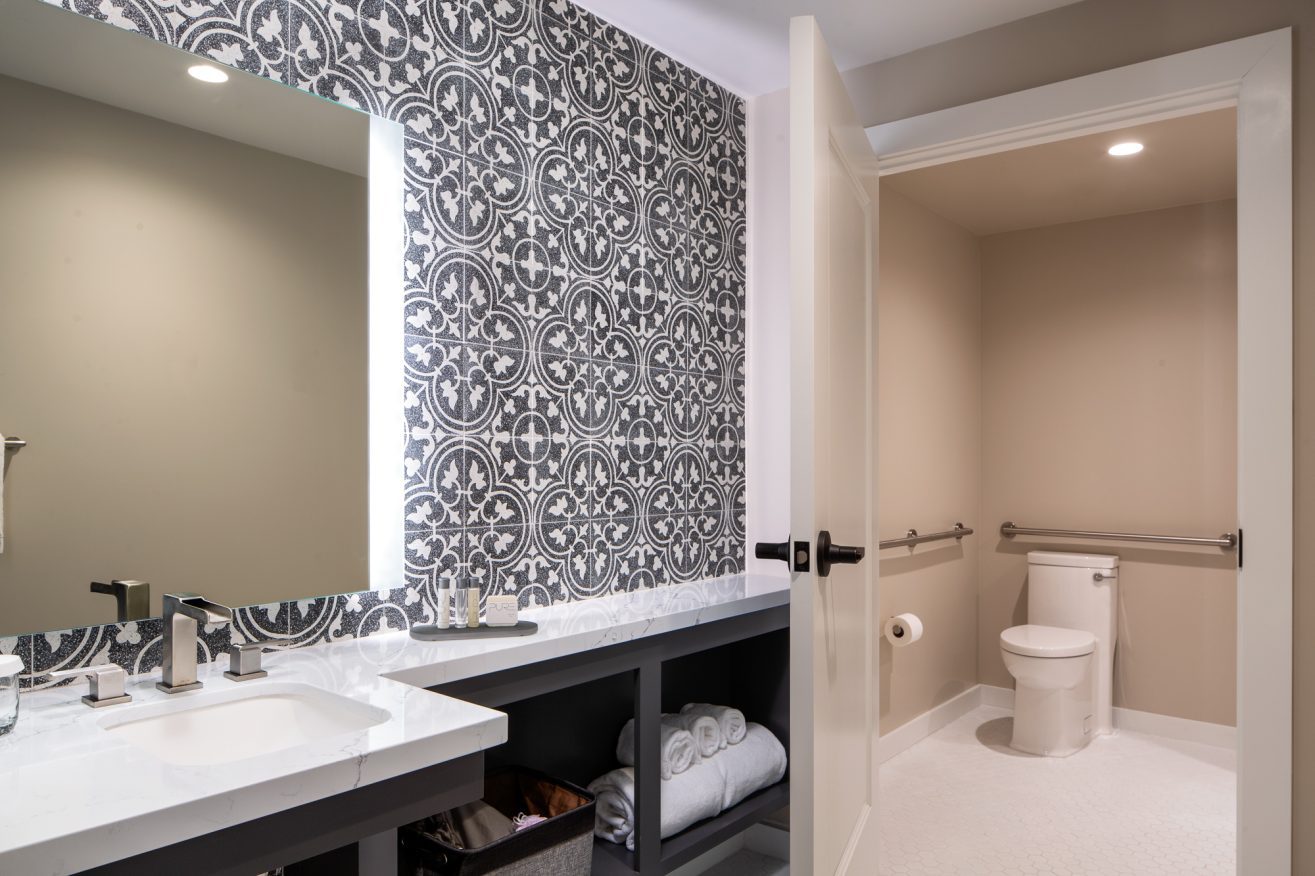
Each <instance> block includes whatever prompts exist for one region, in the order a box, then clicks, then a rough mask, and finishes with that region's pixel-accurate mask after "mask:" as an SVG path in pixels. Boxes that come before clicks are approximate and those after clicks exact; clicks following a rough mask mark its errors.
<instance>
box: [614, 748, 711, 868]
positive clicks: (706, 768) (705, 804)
mask: <svg viewBox="0 0 1315 876" xmlns="http://www.w3.org/2000/svg"><path fill="white" fill-rule="evenodd" d="M589 790H590V791H591V792H592V793H593V794H594V795H595V796H596V797H597V800H596V802H595V803H594V835H595V836H598V837H601V838H602V839H605V840H607V841H609V842H614V843H617V844H620V843H625V845H626V847H627V848H629V849H632V850H633V849H634V847H635V770H634V768H633V767H621V768H620V769H615V770H612V771H611V772H610V773H607V774H605V775H602V776H599V777H598V778H597V779H594V780H593V781H592V782H590V783H589ZM724 796H725V787H724V786H723V784H722V778H721V773H720V772H719V771H718V770H717V769H716V768H714V767H713V766H712V765H711V764H710V763H708V762H704V763H696V764H694V765H693V766H691V767H690V768H689V769H687V770H686V771H685V772H683V773H680V774H679V775H675V776H672V777H671V779H670V780H669V781H665V782H663V783H662V803H661V806H662V830H661V833H662V838H663V839H665V838H667V837H669V836H674V835H676V834H678V833H680V832H681V831H682V830H684V829H685V828H687V827H689V826H690V825H691V824H694V823H696V822H699V821H703V820H704V819H705V818H712V817H713V816H715V815H716V814H717V813H719V812H721V801H722V799H723V797H724Z"/></svg>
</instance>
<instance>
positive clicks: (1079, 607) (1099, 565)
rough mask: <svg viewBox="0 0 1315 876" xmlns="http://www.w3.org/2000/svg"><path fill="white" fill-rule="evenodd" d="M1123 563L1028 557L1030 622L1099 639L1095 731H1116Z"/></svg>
mask: <svg viewBox="0 0 1315 876" xmlns="http://www.w3.org/2000/svg"><path fill="white" fill-rule="evenodd" d="M1118 605H1119V558H1118V557H1115V556H1110V555H1109V554H1061V553H1054V552H1051V551H1031V552H1029V553H1028V555H1027V622H1028V623H1030V624H1044V625H1045V626H1050V627H1064V628H1066V629H1070V630H1085V631H1087V632H1089V633H1091V634H1092V635H1094V636H1095V637H1096V661H1095V665H1094V666H1093V669H1094V671H1095V682H1096V683H1095V686H1094V688H1095V689H1094V693H1095V702H1094V706H1095V718H1096V727H1095V729H1096V732H1097V733H1109V732H1111V731H1112V730H1113V727H1114V714H1113V699H1114V647H1115V640H1116V639H1117V637H1118Z"/></svg>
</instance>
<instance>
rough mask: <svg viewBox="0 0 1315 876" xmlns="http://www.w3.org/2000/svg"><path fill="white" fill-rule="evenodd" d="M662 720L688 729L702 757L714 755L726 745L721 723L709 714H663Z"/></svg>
mask: <svg viewBox="0 0 1315 876" xmlns="http://www.w3.org/2000/svg"><path fill="white" fill-rule="evenodd" d="M662 720H663V721H669V722H671V723H672V724H674V725H676V726H677V727H681V728H683V729H685V730H688V731H689V734H690V735H691V736H693V737H694V747H695V748H697V749H698V750H699V756H700V757H712V756H713V755H714V754H716V753H717V752H718V751H720V750H721V749H723V748H725V747H726V737H724V736H723V735H722V732H721V725H720V724H718V723H717V721H716V719H715V718H712V717H709V716H708V715H704V714H696V713H694V712H681V713H680V714H678V715H663V716H662Z"/></svg>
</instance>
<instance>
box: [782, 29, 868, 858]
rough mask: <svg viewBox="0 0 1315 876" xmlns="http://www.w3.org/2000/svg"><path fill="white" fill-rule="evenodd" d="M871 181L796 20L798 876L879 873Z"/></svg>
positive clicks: (831, 86)
mask: <svg viewBox="0 0 1315 876" xmlns="http://www.w3.org/2000/svg"><path fill="white" fill-rule="evenodd" d="M876 180H877V168H876V157H875V156H874V155H873V153H872V151H871V148H870V147H869V146H868V140H867V137H866V135H865V133H864V131H863V128H862V127H861V126H860V125H859V123H858V119H857V116H856V114H855V112H854V107H853V105H852V104H851V103H850V99H849V95H848V93H847V92H846V91H845V87H844V85H843V83H842V82H841V79H840V74H839V73H838V72H837V70H836V67H835V64H834V63H833V62H832V60H831V54H830V52H829V51H828V50H827V47H826V43H825V42H824V41H823V39H822V34H821V32H820V31H819V30H818V28H817V24H816V22H815V21H814V20H813V18H811V17H801V18H795V19H793V20H792V21H791V22H790V283H791V302H792V304H791V321H792V324H791V353H790V354H791V406H792V409H791V436H790V441H791V504H792V507H791V513H790V526H791V536H790V538H791V540H792V542H793V544H792V546H791V548H792V549H791V554H792V556H791V561H792V562H791V567H792V571H793V574H792V587H791V603H790V698H791V699H790V714H791V717H790V753H791V764H790V769H791V795H790V796H791V800H790V864H791V872H792V873H795V874H799V876H805V874H816V876H823V874H853V876H875V874H876V872H877V823H876V822H877V817H876V802H877V763H878V761H877V735H878V732H877V727H878V723H877V722H878V702H879V700H878V689H877V683H878V672H877V657H878V653H879V649H878V644H879V642H878V636H879V635H880V620H879V617H878V615H877V590H876V588H877V562H876V556H875V548H876V539H875V533H876V531H877V530H876V515H875V510H874V509H875V503H874V501H873V495H872V491H873V473H874V471H875V451H876V448H875V445H874V442H875V431H874V429H873V421H874V418H873V416H872V387H873V373H872V372H873V367H874V366H873V363H874V361H875V359H876V356H875V353H876V350H875V346H874V344H875V340H874V339H875V337H876V331H875V325H874V322H875V318H876V308H875V303H874V300H873V294H872V290H873V286H874V283H875V277H874V273H875V266H876V255H877V254H876V230H877V197H876V196H877V185H876ZM823 533H829V535H830V539H831V540H832V541H833V542H834V543H839V544H840V545H851V546H868V547H870V548H872V550H873V555H872V556H870V557H868V558H867V559H866V560H863V561H862V562H855V561H857V560H862V556H861V554H862V552H861V551H853V552H850V553H846V552H845V549H843V548H837V547H835V546H834V544H833V545H832V546H830V547H829V548H828V545H827V543H826V542H827V538H826V536H825V535H823ZM801 542H807V548H808V550H807V554H808V556H807V559H808V563H807V565H806V566H804V565H803V564H801V563H800V562H799V561H800V560H801V559H802V557H801V555H800V554H801V552H800V547H801V545H800V543H801ZM828 567H829V568H828Z"/></svg>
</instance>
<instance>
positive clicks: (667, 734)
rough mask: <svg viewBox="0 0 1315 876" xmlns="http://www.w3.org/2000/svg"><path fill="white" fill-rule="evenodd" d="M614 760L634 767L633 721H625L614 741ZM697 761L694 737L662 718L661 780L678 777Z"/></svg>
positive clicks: (664, 717) (665, 717) (697, 752)
mask: <svg viewBox="0 0 1315 876" xmlns="http://www.w3.org/2000/svg"><path fill="white" fill-rule="evenodd" d="M616 759H617V760H619V761H621V763H623V764H625V765H626V766H634V765H635V719H634V718H631V719H630V720H629V721H626V725H625V726H624V727H622V728H621V735H620V736H618V737H617V739H616ZM698 761H699V751H698V748H697V747H696V746H695V743H694V737H693V736H691V735H690V733H689V731H687V730H685V729H684V728H682V727H681V726H680V724H679V723H677V722H675V721H668V720H667V716H666V715H664V716H662V778H664V779H669V778H671V777H672V776H677V775H680V774H681V773H683V772H685V770H687V769H689V768H690V767H691V766H692V765H693V764H695V763H697V762H698Z"/></svg>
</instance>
